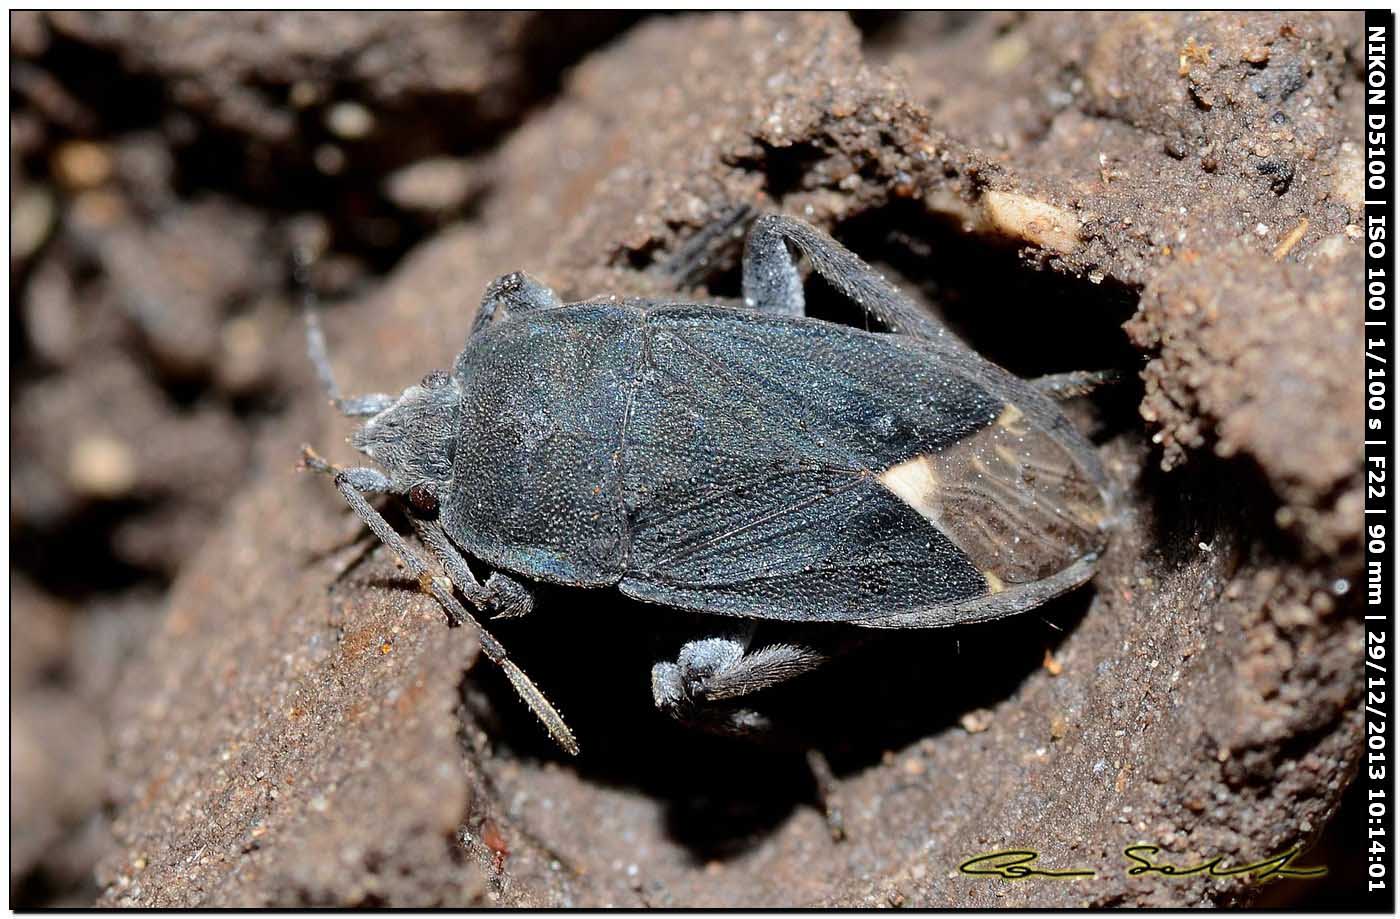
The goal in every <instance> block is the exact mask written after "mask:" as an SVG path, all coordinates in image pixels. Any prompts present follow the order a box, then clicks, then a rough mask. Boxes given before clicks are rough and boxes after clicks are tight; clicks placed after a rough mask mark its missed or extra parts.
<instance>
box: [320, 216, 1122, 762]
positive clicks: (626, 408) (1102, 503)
mask: <svg viewBox="0 0 1400 919" xmlns="http://www.w3.org/2000/svg"><path fill="white" fill-rule="evenodd" d="M789 244H792V245H795V246H796V247H797V248H798V249H799V250H801V252H802V253H804V254H806V255H807V256H808V258H809V259H810V260H811V262H812V263H813V266H814V267H815V269H816V271H817V272H818V273H820V274H821V275H822V276H823V277H825V278H826V279H827V280H828V281H829V282H831V283H832V284H833V285H834V286H836V287H837V288H838V289H839V290H840V291H842V292H843V293H844V294H846V295H847V296H848V297H849V298H851V299H853V300H855V301H856V303H857V304H858V305H860V306H861V307H863V308H864V309H865V310H867V311H868V312H869V313H871V314H872V315H874V316H875V317H876V318H877V319H879V320H881V322H882V323H884V324H885V326H886V327H887V328H890V329H891V330H892V331H890V332H887V333H871V332H865V331H860V330H857V329H854V328H850V327H847V326H842V325H836V324H832V323H828V322H823V321H820V320H815V319H810V318H807V317H806V316H805V315H804V314H803V299H802V286H801V280H800V277H799V275H798V273H797V265H796V261H795V259H794V257H793V254H792V252H791V251H790V250H789V248H788V245H789ZM743 285H744V297H745V308H743V309H740V308H735V307H729V306H722V305H711V304H697V303H673V302H664V301H644V300H634V301H628V300H616V299H614V300H608V301H595V302H585V303H576V304H563V303H560V302H559V300H558V299H557V298H556V297H555V296H554V294H553V293H552V292H551V291H549V290H548V289H547V288H545V287H543V286H542V285H540V284H538V283H537V282H535V281H532V280H531V279H529V278H528V277H526V276H524V275H521V274H514V275H507V276H506V277H504V278H502V279H500V280H498V281H497V282H496V283H494V284H493V285H491V287H490V288H488V290H487V293H486V296H485V298H484V300H483V303H482V309H481V311H480V313H479V315H478V317H477V321H476V325H475V327H474V328H473V331H472V334H471V336H470V337H469V338H468V341H467V346H466V348H465V349H464V350H463V351H462V353H461V354H460V355H459V356H458V357H457V360H456V362H455V364H454V365H453V368H452V370H451V371H450V372H448V373H442V372H437V373H433V374H429V375H428V376H427V377H425V378H424V380H423V382H422V384H420V385H419V386H415V387H410V388H409V389H407V390H405V391H404V393H403V394H402V395H401V396H398V397H391V396H368V397H362V398H360V399H355V400H338V402H339V404H340V405H341V407H342V409H344V410H345V411H347V412H348V413H351V414H358V415H367V416H369V420H368V421H366V423H365V424H364V426H363V427H362V428H361V429H360V430H359V432H357V434H356V435H355V438H354V443H355V445H356V446H357V447H358V448H359V449H360V450H362V451H363V452H364V453H365V454H366V455H368V456H369V457H370V458H371V459H372V460H374V462H375V463H376V464H377V466H378V467H379V469H370V468H362V469H350V470H344V471H340V472H339V473H338V475H337V484H338V485H339V487H340V490H341V491H342V493H344V494H345V495H346V497H347V499H348V500H350V502H351V504H352V506H354V507H355V509H356V510H357V512H359V513H360V514H361V516H362V517H364V518H365V519H366V521H367V522H368V523H369V524H370V526H371V527H372V528H374V530H375V532H376V534H378V535H379V536H380V537H381V538H382V539H384V540H385V541H386V542H388V543H389V544H390V545H391V546H392V547H393V548H394V549H395V551H397V552H398V553H399V554H400V555H405V553H409V554H411V550H410V549H408V547H407V545H406V544H404V543H403V540H402V537H399V536H398V534H397V533H396V532H395V531H393V530H392V528H390V527H388V525H387V524H385V523H384V521H383V519H382V518H380V517H379V515H378V513H377V512H375V511H374V510H373V508H372V507H371V506H370V505H369V504H368V503H367V502H366V501H365V500H364V498H363V497H362V493H369V492H389V493H393V494H398V495H403V496H405V497H406V498H407V499H408V501H409V505H410V507H411V508H412V509H413V510H414V511H415V515H416V518H415V526H416V528H417V530H418V532H419V535H420V538H421V539H422V540H423V542H424V544H425V545H426V546H427V547H428V549H429V550H430V551H431V552H432V554H433V555H434V556H435V557H436V558H437V560H438V562H439V563H440V564H441V565H442V566H443V567H444V568H445V569H446V571H447V573H448V575H449V576H450V577H451V580H452V582H453V583H455V585H456V586H457V588H459V589H460V590H461V591H462V593H463V595H464V596H465V597H466V599H467V600H468V601H469V602H470V603H472V604H473V605H475V606H476V607H478V608H479V609H486V610H491V611H495V612H498V613H504V614H506V615H515V614H521V613H523V612H527V611H528V610H529V609H530V608H531V605H532V601H531V599H530V593H529V589H528V587H527V586H526V584H525V583H524V582H526V581H550V582H555V583H560V584H567V585H572V586H577V587H600V588H601V587H611V588H615V589H617V590H620V591H621V592H622V593H624V594H626V595H628V596H631V597H635V598H637V599H639V600H644V601H649V602H653V603H658V604H665V605H667V606H672V607H680V608H684V609H688V610H693V611H698V612H703V613H713V614H716V615H717V616H722V617H729V619H728V621H729V622H730V623H731V624H733V623H736V622H737V623H751V622H753V621H755V620H788V621H802V622H824V623H850V624H852V625H857V626H866V627H874V628H914V627H929V626H943V625H954V624H958V623H965V622H972V621H977V620H984V619H990V618H996V617H1000V616H1005V615H1009V614H1012V613H1016V612H1020V611H1023V610H1026V609H1028V608H1030V607H1032V606H1035V605H1037V604H1039V603H1041V602H1043V601H1044V600H1046V599H1048V598H1050V597H1052V596H1055V595H1056V594H1059V593H1062V592H1064V591H1066V590H1068V589H1070V588H1072V587H1074V586H1076V585H1078V584H1080V583H1082V582H1084V581H1085V580H1087V579H1088V577H1089V576H1090V575H1091V574H1092V573H1093V568H1094V564H1095V561H1096V559H1097V557H1098V553H1099V552H1100V550H1101V549H1102V545H1103V542H1104V525H1105V521H1106V518H1107V498H1106V491H1107V489H1106V478H1105V476H1104V473H1103V470H1102V468H1101V466H1100V464H1099V462H1098V459H1097V456H1096V454H1095V453H1094V451H1093V449H1092V447H1091V446H1090V445H1089V444H1088V443H1087V442H1086V441H1085V440H1084V439H1083V437H1082V436H1081V435H1080V434H1079V433H1078V432H1077V431H1076V430H1075V429H1074V428H1073V427H1072V426H1071V425H1070V424H1069V422H1068V421H1067V420H1066V419H1065V417H1064V416H1063V415H1062V414H1061V413H1060V411H1059V410H1058V408H1057V407H1056V406H1055V404H1054V401H1053V399H1052V398H1051V395H1052V394H1053V392H1054V385H1050V386H1037V385H1034V384H1031V383H1028V382H1026V381H1023V380H1021V379H1019V378H1017V377H1015V376H1012V375H1011V374H1008V373H1007V372H1005V371H1003V370H1001V369H1000V368H998V367H996V366H995V365H993V364H990V363H989V362H987V361H985V360H984V359H982V358H981V357H979V356H978V355H976V354H975V353H972V352H971V351H970V350H969V349H967V348H966V346H964V345H962V344H961V343H959V342H958V341H957V340H956V339H955V338H954V337H953V336H952V335H951V334H950V333H947V332H946V331H945V330H944V329H943V327H942V326H941V325H940V324H939V323H937V322H936V321H935V320H933V319H932V317H930V316H928V315H927V314H926V313H924V312H922V311H920V310H919V309H918V308H917V307H915V306H914V305H913V304H912V303H911V302H910V301H909V300H907V299H906V298H905V297H904V296H903V295H902V294H900V293H899V292H898V291H897V290H895V289H894V288H893V287H892V286H890V285H889V284H888V283H887V282H885V281H884V279H883V278H881V277H880V276H879V275H878V274H876V273H875V272H874V271H873V270H871V269H870V268H869V267H868V266H867V265H865V263H864V262H862V261H860V260H859V259H858V258H856V257H855V256H854V255H852V254H851V253H850V252H848V251H847V250H845V249H844V248H842V247H841V246H840V245H839V244H837V243H836V242H835V241H834V240H832V239H830V238H829V237H827V236H826V235H824V234H822V233H820V232H818V231H817V230H815V229H813V228H812V227H810V226H808V225H807V224H804V223H801V222H799V221H795V220H791V219H788V218H783V217H764V218H760V220H758V221H757V222H756V223H755V226H754V228H753V231H752V232H751V234H750V237H749V241H748V246H747V250H746V252H745V262H744V279H743ZM312 342H313V347H312V352H313V357H316V358H317V359H318V364H319V365H321V366H322V367H323V376H325V378H326V379H327V381H329V379H330V378H329V370H328V369H327V368H325V360H324V354H323V351H322V347H321V345H320V338H319V334H318V330H316V329H315V327H314V326H313V336H312ZM1057 382H1061V383H1062V382H1063V381H1062V380H1059V381H1057ZM332 385H333V384H332ZM322 466H323V464H322ZM323 468H324V466H323ZM380 469H382V470H383V471H382V472H381V471H380ZM459 551H460V552H465V553H466V554H467V555H469V556H471V557H473V558H475V559H477V560H479V561H480V562H482V563H484V564H486V565H487V566H489V567H491V568H492V569H493V570H494V573H493V574H492V575H491V577H490V578H489V579H488V580H487V582H486V584H485V585H484V586H483V585H481V584H479V583H478V582H477V581H476V580H475V578H474V577H473V576H472V574H471V572H470V571H469V570H468V569H467V566H466V565H465V563H464V562H463V560H462V556H461V555H460V554H459ZM405 561H406V562H408V560H407V559H405ZM408 564H409V566H410V568H413V569H414V573H415V574H417V575H418V576H419V578H420V582H421V583H423V585H424V587H425V589H427V590H429V591H431V592H433V593H434V595H435V596H438V598H439V600H440V602H443V603H444V605H445V606H446V608H447V610H448V613H449V615H450V616H452V617H453V618H454V619H455V620H460V621H466V620H469V619H470V617H469V616H468V615H467V614H466V612H465V610H464V609H463V608H462V607H461V606H460V604H458V603H457V602H456V600H455V598H454V597H452V595H451V593H450V591H449V590H447V587H446V585H444V584H443V583H442V582H441V581H440V580H437V579H434V578H433V577H432V576H431V575H430V574H429V573H428V572H427V569H426V567H425V566H423V565H422V563H421V562H408ZM723 621H724V620H717V622H723ZM716 632H717V633H719V634H717V635H716V636H715V637H709V638H702V639H699V640H697V641H693V642H690V643H688V644H687V645H685V646H684V647H683V648H682V649H681V652H680V654H679V656H678V658H677V660H676V661H675V662H669V661H667V662H661V663H658V664H657V665H656V667H655V668H654V669H653V673H652V686H653V694H654V696H655V698H656V702H657V704H658V706H660V707H661V708H663V709H666V710H668V711H670V712H672V713H673V714H676V715H678V716H681V717H688V718H694V719H695V720H699V721H702V722H708V723H709V724H710V725H711V726H717V727H719V728H721V729H728V730H745V729H747V728H749V727H752V726H753V721H754V719H755V718H756V717H757V716H756V715H755V714H754V713H752V712H750V711H748V710H747V709H743V708H740V707H735V706H734V705H732V704H730V702H729V700H732V699H735V698H738V697H741V696H743V695H746V694H747V693H750V692H753V691H755V690H757V689H761V688H764V687H767V686H771V685H773V684H775V683H778V682H782V681H783V680H786V679H789V678H791V677H792V676H795V675H797V674H800V673H803V672H806V671H807V670H810V669H812V668H813V667H815V666H817V665H818V664H820V663H821V662H822V660H823V659H824V655H823V654H821V653H819V652H817V651H816V650H814V649H812V648H809V647H806V646H803V645H800V644H785V643H784V644H770V645H767V646H763V647H758V648H753V649H751V648H750V647H749V641H748V638H749V636H750V635H751V630H746V629H743V628H740V629H738V630H737V634H736V630H734V629H732V628H731V629H726V628H724V627H723V626H721V627H720V628H717V629H716ZM483 634H484V633H483ZM483 641H484V647H486V649H487V653H488V654H490V655H491V656H492V657H493V659H497V660H498V661H499V662H501V663H502V664H503V666H505V667H506V668H507V673H508V675H510V676H511V679H512V682H513V683H515V685H516V688H517V689H518V690H520V691H521V693H522V695H523V696H524V697H525V699H526V701H527V702H528V703H529V704H530V705H531V706H532V707H533V708H534V709H535V711H536V713H537V714H538V715H539V716H540V717H541V718H542V720H543V721H544V722H545V724H546V725H547V726H548V727H549V728H550V730H551V733H553V734H554V736H555V738H556V740H558V741H559V742H560V743H561V744H562V745H564V746H565V747H566V748H572V747H573V738H572V735H570V734H569V733H568V729H567V727H565V726H564V725H563V721H562V719H560V718H559V716H558V715H557V713H555V712H554V710H553V709H552V707H550V706H549V703H548V702H546V701H545V700H544V697H543V696H542V695H541V694H540V693H539V691H538V690H537V689H535V688H534V686H533V685H532V684H530V682H529V680H528V679H526V678H525V677H524V675H523V674H522V673H520V672H519V670H518V669H516V668H514V667H513V665H511V664H510V663H509V661H508V659H507V658H506V657H505V655H504V652H503V651H502V650H501V649H500V648H499V645H497V644H495V642H494V639H490V636H489V635H485V634H484V639H483Z"/></svg>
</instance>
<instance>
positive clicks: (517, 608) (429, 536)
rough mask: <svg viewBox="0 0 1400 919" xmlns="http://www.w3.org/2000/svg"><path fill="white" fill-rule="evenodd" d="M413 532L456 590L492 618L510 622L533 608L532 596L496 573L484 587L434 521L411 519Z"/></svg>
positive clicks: (533, 600) (518, 584)
mask: <svg viewBox="0 0 1400 919" xmlns="http://www.w3.org/2000/svg"><path fill="white" fill-rule="evenodd" d="M413 529H414V530H415V531H416V532H417V533H418V538H419V539H420V540H421V541H422V542H423V545H425V546H427V547H428V551H429V552H430V553H432V556H433V558H435V559H437V561H438V564H440V565H442V567H443V569H444V570H446V571H447V576H448V577H449V578H451V579H452V583H453V584H456V585H457V589H458V590H460V591H461V592H462V595H463V596H465V597H466V598H467V600H469V601H470V602H471V604H472V605H473V606H475V607H476V608H477V609H483V610H487V611H490V612H492V613H494V616H493V618H495V619H513V618H515V617H518V616H525V615H528V614H529V613H530V612H531V611H532V610H533V609H534V608H535V597H534V594H532V593H530V590H529V588H527V587H526V586H525V585H524V584H521V583H520V582H519V581H517V580H515V579H514V578H511V577H509V576H507V575H505V574H502V573H501V572H499V571H493V572H492V573H491V576H490V577H488V578H487V579H486V586H485V587H482V586H481V582H480V581H478V580H477V579H476V577H475V576H474V575H473V574H472V573H471V570H470V569H469V568H467V563H466V560H465V559H463V558H462V554H461V553H460V552H458V551H457V548H456V547H455V546H453V545H452V542H451V540H449V539H448V538H447V532H446V531H445V530H444V529H443V528H442V524H441V523H439V522H437V521H436V520H422V519H419V518H416V517H415V518H413Z"/></svg>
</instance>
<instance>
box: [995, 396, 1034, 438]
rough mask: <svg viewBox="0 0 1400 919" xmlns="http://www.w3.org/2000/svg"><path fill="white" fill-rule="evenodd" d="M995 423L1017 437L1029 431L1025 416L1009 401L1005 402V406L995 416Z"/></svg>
mask: <svg viewBox="0 0 1400 919" xmlns="http://www.w3.org/2000/svg"><path fill="white" fill-rule="evenodd" d="M996 424H997V427H999V428H1004V429H1005V430H1006V431H1008V432H1009V433H1011V434H1014V435H1015V436H1017V437H1024V436H1025V435H1027V434H1029V433H1030V428H1029V427H1028V426H1027V425H1026V416H1025V415H1024V414H1023V413H1022V412H1021V410H1020V409H1019V408H1017V407H1016V406H1014V405H1012V404H1011V403H1010V402H1008V403H1006V408H1004V409H1002V410H1001V414H1000V415H998V416H997V420H996Z"/></svg>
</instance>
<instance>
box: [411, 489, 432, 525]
mask: <svg viewBox="0 0 1400 919" xmlns="http://www.w3.org/2000/svg"><path fill="white" fill-rule="evenodd" d="M408 506H409V507H410V508H411V509H412V510H413V513H415V514H417V515H418V516H419V517H436V516H437V512H438V499H437V495H435V494H433V493H432V490H431V489H429V488H428V486H426V485H415V486H413V487H412V488H410V489H409V490H408Z"/></svg>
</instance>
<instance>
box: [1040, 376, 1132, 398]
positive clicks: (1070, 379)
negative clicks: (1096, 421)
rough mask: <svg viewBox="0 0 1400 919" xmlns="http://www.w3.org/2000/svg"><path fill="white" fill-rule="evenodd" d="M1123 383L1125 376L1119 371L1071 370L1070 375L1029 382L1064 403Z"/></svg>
mask: <svg viewBox="0 0 1400 919" xmlns="http://www.w3.org/2000/svg"><path fill="white" fill-rule="evenodd" d="M1122 381H1123V375H1122V374H1121V373H1119V372H1118V371H1117V370H1071V371H1070V372H1069V373H1050V374H1046V375H1045V376H1043V377H1036V378H1035V379H1034V380H1028V381H1027V382H1029V383H1030V384H1031V385H1032V386H1034V387H1035V388H1036V389H1038V390H1040V391H1041V392H1043V393H1045V395H1047V396H1049V397H1050V398H1052V399H1057V400H1059V401H1061V402H1063V401H1064V400H1066V399H1075V398H1078V397H1079V396H1087V395H1088V394H1089V393H1091V392H1093V391H1094V390H1096V389H1098V388H1099V387H1100V386H1108V385H1111V384H1114V383H1121V382H1122Z"/></svg>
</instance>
